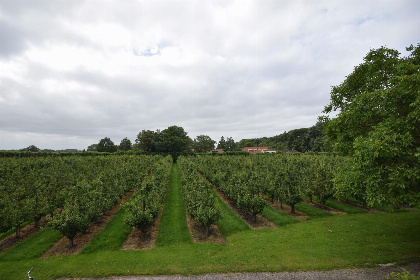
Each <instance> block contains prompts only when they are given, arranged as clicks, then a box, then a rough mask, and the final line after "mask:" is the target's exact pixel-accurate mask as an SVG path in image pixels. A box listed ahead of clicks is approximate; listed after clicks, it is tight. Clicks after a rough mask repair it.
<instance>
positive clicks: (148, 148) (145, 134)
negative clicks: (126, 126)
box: [135, 130, 160, 153]
mask: <svg viewBox="0 0 420 280" xmlns="http://www.w3.org/2000/svg"><path fill="white" fill-rule="evenodd" d="M159 134H160V131H159V130H157V131H156V132H154V131H151V130H142V131H141V132H139V134H137V138H136V141H135V142H136V144H135V147H136V149H138V150H141V151H144V152H146V153H155V152H157V149H158V148H157V143H158V142H159Z"/></svg>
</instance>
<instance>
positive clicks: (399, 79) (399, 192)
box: [323, 44, 420, 206]
mask: <svg viewBox="0 0 420 280" xmlns="http://www.w3.org/2000/svg"><path fill="white" fill-rule="evenodd" d="M408 50H409V51H411V55H410V56H409V57H402V58H400V57H399V55H400V54H399V53H398V51H396V50H393V49H388V48H385V47H381V48H379V49H376V50H375V49H374V50H371V51H370V52H369V53H368V54H367V55H366V57H365V58H364V62H363V63H362V64H360V65H359V66H357V67H355V69H354V71H353V73H351V74H350V75H349V76H347V78H346V80H345V81H344V82H343V83H342V84H340V85H338V86H335V87H333V89H332V91H331V103H330V104H329V105H327V106H326V107H325V110H324V112H325V113H327V114H328V113H331V112H332V111H336V110H339V111H340V112H339V114H338V116H337V117H336V118H334V119H329V118H328V117H326V116H325V117H324V118H323V119H324V121H325V124H324V125H325V132H326V134H327V135H328V137H329V138H330V139H331V141H332V142H333V143H334V147H335V149H336V150H337V151H339V152H341V153H343V154H347V155H351V156H352V161H351V162H349V164H348V165H347V166H344V167H343V168H342V169H341V171H340V172H338V176H337V177H336V179H335V185H336V186H337V188H338V190H339V194H340V195H341V196H342V197H350V196H354V197H360V198H361V199H363V200H364V201H365V202H366V203H367V204H368V205H370V206H372V205H373V204H375V203H392V204H399V205H401V204H403V205H416V204H418V202H419V201H420V184H419V182H420V157H419V151H420V91H419V89H420V44H419V45H418V46H417V47H414V46H411V47H410V48H408Z"/></svg>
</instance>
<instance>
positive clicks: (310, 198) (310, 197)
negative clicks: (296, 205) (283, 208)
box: [309, 194, 313, 204]
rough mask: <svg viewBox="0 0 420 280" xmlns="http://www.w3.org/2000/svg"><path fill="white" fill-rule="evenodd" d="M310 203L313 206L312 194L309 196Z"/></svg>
mask: <svg viewBox="0 0 420 280" xmlns="http://www.w3.org/2000/svg"><path fill="white" fill-rule="evenodd" d="M309 202H310V203H311V204H312V203H313V202H312V194H309Z"/></svg>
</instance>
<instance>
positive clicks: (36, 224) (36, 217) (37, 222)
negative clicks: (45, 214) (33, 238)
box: [34, 215, 41, 228]
mask: <svg viewBox="0 0 420 280" xmlns="http://www.w3.org/2000/svg"><path fill="white" fill-rule="evenodd" d="M34 220H35V228H39V222H40V221H41V215H37V216H35V218H34Z"/></svg>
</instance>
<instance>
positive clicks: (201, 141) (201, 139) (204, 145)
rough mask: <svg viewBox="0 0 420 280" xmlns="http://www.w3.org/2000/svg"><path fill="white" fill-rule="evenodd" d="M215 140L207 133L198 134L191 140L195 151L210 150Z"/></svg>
mask: <svg viewBox="0 0 420 280" xmlns="http://www.w3.org/2000/svg"><path fill="white" fill-rule="evenodd" d="M215 144H216V141H214V140H212V139H211V138H210V136H208V135H198V136H197V137H196V138H195V139H194V142H193V147H194V149H195V150H196V151H197V152H210V151H211V150H213V149H214V145H215Z"/></svg>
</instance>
